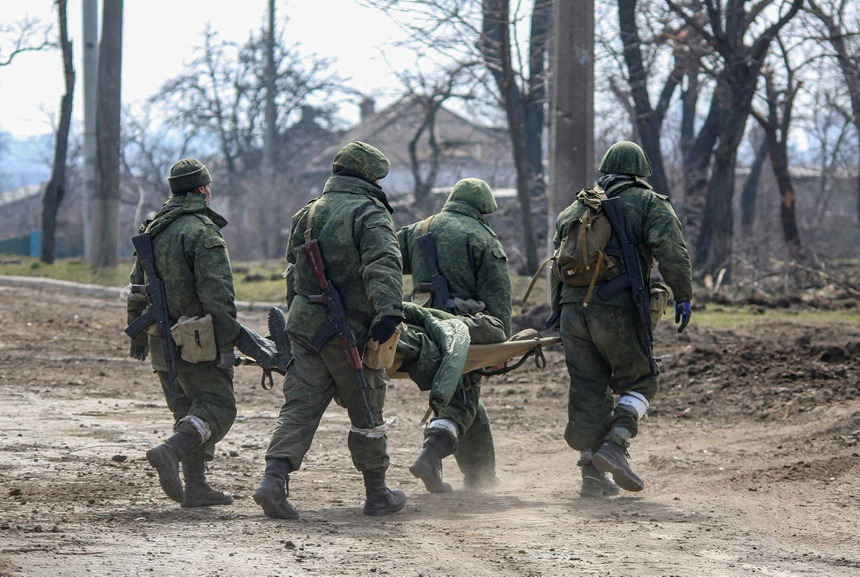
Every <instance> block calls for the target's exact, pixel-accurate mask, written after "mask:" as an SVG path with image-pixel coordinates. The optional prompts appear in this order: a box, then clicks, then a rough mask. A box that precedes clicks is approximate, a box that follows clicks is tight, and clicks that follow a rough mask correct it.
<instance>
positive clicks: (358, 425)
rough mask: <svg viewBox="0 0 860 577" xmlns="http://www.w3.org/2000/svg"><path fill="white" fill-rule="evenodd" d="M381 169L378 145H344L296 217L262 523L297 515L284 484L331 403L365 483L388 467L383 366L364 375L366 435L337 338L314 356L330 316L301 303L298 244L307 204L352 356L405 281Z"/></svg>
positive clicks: (260, 493) (303, 273)
mask: <svg viewBox="0 0 860 577" xmlns="http://www.w3.org/2000/svg"><path fill="white" fill-rule="evenodd" d="M388 168H389V162H388V159H386V158H385V156H384V155H383V154H382V153H381V152H380V151H379V150H377V149H376V148H373V147H372V146H369V145H367V144H364V143H358V142H353V143H350V144H348V145H347V146H346V147H344V148H343V149H342V150H341V151H340V152H339V153H338V155H337V156H335V161H334V168H333V175H332V176H331V177H330V178H329V179H328V181H327V182H326V183H325V187H324V189H323V194H322V196H321V197H320V198H319V199H317V200H315V201H311V203H309V204H308V205H306V206H305V207H304V208H302V209H301V210H299V212H298V213H296V215H295V216H294V217H293V221H292V228H291V232H290V241H289V246H288V248H287V261H288V265H287V271H286V277H287V303H288V304H289V307H290V308H289V316H288V319H287V331H288V332H289V336H290V341H291V344H292V354H293V361H292V363H291V364H290V366H289V367H288V369H287V375H286V377H285V379H284V399H285V400H284V404H283V406H282V407H281V411H280V415H279V417H278V423H277V426H276V427H275V431H274V432H273V434H272V439H271V442H270V444H269V448H268V450H267V451H266V461H267V473H266V474H265V475H264V478H263V480H262V481H261V483H260V486H258V489H257V492H256V493H255V494H254V499H255V500H256V501H257V503H258V504H260V505H261V506H262V507H263V509H264V512H265V513H266V515H268V516H271V517H280V518H296V517H297V516H298V514H297V513H296V512H295V509H293V508H292V505H291V504H289V503H288V502H287V501H286V496H285V495H284V496H282V493H284V484H285V483H286V482H287V481H288V475H289V473H290V472H292V471H296V470H298V469H299V467H300V466H301V464H302V459H303V458H304V456H305V453H306V452H307V451H308V449H309V447H310V444H311V441H312V439H313V436H314V433H315V432H316V430H317V427H318V426H319V422H320V419H321V418H322V415H323V413H324V412H325V410H326V407H327V406H328V405H329V403H330V402H331V401H332V399H336V400H337V401H338V403H339V404H342V405H343V406H345V407H346V408H347V411H348V414H349V419H350V422H351V427H350V432H349V437H348V445H349V450H350V453H351V455H352V461H353V464H354V465H355V468H356V469H358V470H359V471H362V473H365V484H366V486H367V483H368V479H369V478H372V479H379V478H380V477H381V478H382V479H383V480H384V474H385V470H386V469H387V468H388V464H389V458H388V453H387V449H386V438H385V429H386V426H385V424H384V421H383V405H384V403H385V390H386V384H387V380H388V377H387V376H386V375H385V371H384V370H383V369H380V370H371V369H367V368H365V369H364V375H365V378H366V380H367V390H366V397H367V401H368V404H369V405H370V407H371V413H372V416H373V420H374V423H376V424H377V425H378V426H377V427H376V428H371V424H370V423H369V422H368V421H367V417H366V415H365V412H364V405H363V403H362V401H361V396H360V390H359V389H358V387H357V385H356V384H355V381H354V378H353V375H352V371H351V370H350V369H349V366H348V365H347V363H346V360H345V358H344V353H343V349H342V348H341V342H340V339H339V338H338V337H337V336H336V335H335V336H333V337H332V338H329V339H328V340H327V341H325V342H324V343H321V348H320V349H319V350H315V347H314V346H312V340H313V338H314V336H315V335H316V334H317V332H318V331H319V330H320V329H321V328H322V327H323V325H325V324H326V322H327V317H326V311H325V307H324V305H322V304H313V303H311V302H309V300H308V297H309V296H311V295H318V294H320V292H321V290H320V286H319V283H318V281H317V279H316V277H315V276H314V273H313V270H312V269H311V267H310V264H309V263H308V261H307V259H306V258H305V256H304V254H303V253H302V250H301V245H302V244H303V243H304V242H305V228H306V226H307V220H308V212H309V210H310V208H311V206H313V215H312V222H311V235H310V237H311V238H313V239H316V240H318V242H319V245H320V249H321V252H322V256H323V259H324V260H325V267H326V274H327V276H328V279H329V281H330V282H331V283H332V285H333V286H334V287H335V288H336V289H337V290H338V292H339V293H340V296H341V299H342V300H343V305H344V307H345V308H346V309H347V311H348V314H349V322H350V326H351V327H352V330H353V332H354V334H355V337H356V340H357V341H358V347H359V350H363V348H364V343H365V340H366V339H367V338H368V329H369V328H370V327H371V324H372V323H373V321H374V319H375V318H377V317H380V318H382V317H399V318H402V316H403V313H402V291H403V275H402V272H401V263H400V251H399V249H398V246H397V237H396V236H395V233H394V222H393V221H392V219H391V212H392V209H391V207H390V206H389V204H388V200H387V198H386V195H385V192H383V190H382V189H381V188H380V187H379V186H378V184H375V181H377V180H379V179H381V178H383V177H384V176H385V175H386V174H387V173H388ZM317 344H320V343H317ZM273 468H274V469H275V470H271V471H270V469H273ZM282 473H283V474H282ZM368 474H369V475H370V477H369V476H368ZM385 490H387V489H385ZM368 491H369V493H368V495H370V489H368ZM401 495H402V494H401ZM369 501H370V497H369ZM404 501H405V497H404ZM400 506H401V507H402V504H401V505H400ZM365 512H366V513H367V514H384V513H378V512H377V513H374V512H368V507H367V505H366V507H365ZM385 512H386V513H387V512H393V511H391V510H386V511H385Z"/></svg>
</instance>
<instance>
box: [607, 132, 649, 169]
mask: <svg viewBox="0 0 860 577" xmlns="http://www.w3.org/2000/svg"><path fill="white" fill-rule="evenodd" d="M597 171H598V172H602V173H603V174H632V175H633V176H642V177H645V176H651V162H649V160H648V157H647V156H646V155H645V151H644V150H642V148H641V147H640V146H639V145H638V144H636V143H635V142H630V141H629V140H622V141H621V142H616V143H615V144H613V145H612V146H610V147H609V150H607V151H606V154H604V155H603V160H601V161H600V166H598V167H597Z"/></svg>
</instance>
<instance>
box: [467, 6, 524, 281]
mask: <svg viewBox="0 0 860 577" xmlns="http://www.w3.org/2000/svg"><path fill="white" fill-rule="evenodd" d="M509 15H510V9H509V5H508V0H483V23H482V29H483V37H482V39H481V52H482V54H483V56H484V60H485V61H486V64H487V67H488V68H489V69H490V72H491V73H492V75H493V78H494V79H495V81H496V85H497V87H498V89H499V93H500V94H501V97H502V104H503V106H504V110H505V116H506V117H507V121H508V133H509V134H510V138H511V148H512V151H513V159H514V168H515V170H516V173H517V198H518V199H519V202H520V218H521V219H522V226H523V244H524V245H525V246H524V247H523V248H524V249H525V256H526V267H527V269H528V270H530V271H533V270H536V269H537V267H538V256H537V244H536V240H535V233H534V225H533V223H532V209H531V194H530V192H531V191H530V189H531V187H530V179H529V171H528V163H527V162H526V157H525V141H524V128H523V116H524V114H523V109H524V103H523V94H522V92H520V89H519V87H518V86H517V83H516V79H515V77H514V70H513V64H512V62H511V37H510V19H509Z"/></svg>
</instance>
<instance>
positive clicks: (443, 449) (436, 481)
mask: <svg viewBox="0 0 860 577" xmlns="http://www.w3.org/2000/svg"><path fill="white" fill-rule="evenodd" d="M453 452H454V441H452V440H451V439H450V438H449V437H448V436H447V435H427V437H426V438H425V439H424V448H423V449H421V452H420V453H418V456H417V457H416V458H415V461H414V462H413V463H412V465H411V466H410V467H409V472H410V473H412V474H413V475H415V476H416V477H418V478H419V479H421V480H422V481H424V486H425V487H426V488H427V490H428V491H430V492H431V493H450V492H451V491H452V490H453V489H451V485H449V484H448V483H446V482H444V481H443V480H442V459H444V458H445V457H447V456H448V455H451V454H452V453H453Z"/></svg>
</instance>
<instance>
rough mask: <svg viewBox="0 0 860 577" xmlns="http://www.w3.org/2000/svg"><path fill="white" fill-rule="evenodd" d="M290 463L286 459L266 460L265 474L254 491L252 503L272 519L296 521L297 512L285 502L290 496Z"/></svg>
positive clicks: (290, 504)
mask: <svg viewBox="0 0 860 577" xmlns="http://www.w3.org/2000/svg"><path fill="white" fill-rule="evenodd" d="M289 468H290V463H289V461H287V460H286V459H266V472H265V473H263V478H262V479H260V483H259V484H258V485H257V489H256V490H255V491H254V502H255V503H256V504H257V505H259V506H260V507H262V508H263V513H265V514H266V517H271V518H272V519H298V518H299V512H298V511H296V508H295V507H293V505H292V503H290V502H289V501H287V497H289V495H290V490H289V485H290V476H289V474H288V473H287V472H288V471H289Z"/></svg>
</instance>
